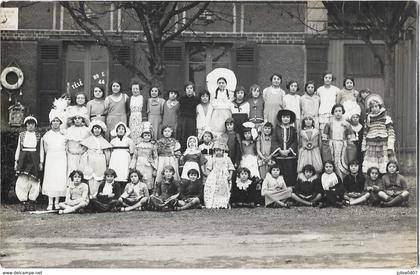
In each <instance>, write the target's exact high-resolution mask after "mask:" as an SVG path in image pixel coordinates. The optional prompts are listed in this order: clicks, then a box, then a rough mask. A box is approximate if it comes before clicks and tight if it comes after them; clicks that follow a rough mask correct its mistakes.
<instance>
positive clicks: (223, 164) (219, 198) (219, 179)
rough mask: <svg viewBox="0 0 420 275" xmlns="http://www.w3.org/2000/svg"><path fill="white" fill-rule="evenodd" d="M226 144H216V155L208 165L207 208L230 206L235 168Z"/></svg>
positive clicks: (205, 202)
mask: <svg viewBox="0 0 420 275" xmlns="http://www.w3.org/2000/svg"><path fill="white" fill-rule="evenodd" d="M226 149H227V146H226V144H224V143H220V142H218V141H217V142H216V143H215V144H214V151H215V152H214V157H213V158H211V159H210V160H209V162H208V163H207V165H206V168H207V171H208V173H209V174H208V177H207V180H206V183H205V185H204V204H205V207H206V208H228V207H229V198H230V189H231V186H232V173H233V171H234V170H235V168H234V167H233V163H232V161H231V160H230V158H229V157H228V156H225V154H224V151H225V150H226Z"/></svg>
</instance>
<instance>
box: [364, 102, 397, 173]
mask: <svg viewBox="0 0 420 275" xmlns="http://www.w3.org/2000/svg"><path fill="white" fill-rule="evenodd" d="M366 105H367V106H368V108H369V114H368V115H367V117H366V127H365V132H364V133H363V141H362V151H363V152H365V154H364V156H365V157H364V160H363V167H362V170H363V173H365V172H366V171H367V170H368V169H369V168H370V167H373V166H374V167H378V168H379V171H380V172H381V173H382V174H384V173H386V164H387V163H388V161H389V159H390V158H391V159H393V158H395V157H394V155H395V153H394V143H395V133H394V127H393V122H392V119H391V117H390V116H388V114H387V112H386V110H385V108H384V107H383V105H384V102H383V100H382V98H381V96H379V95H377V94H371V95H369V96H368V97H367V98H366Z"/></svg>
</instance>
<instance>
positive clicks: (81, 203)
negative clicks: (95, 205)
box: [58, 170, 89, 214]
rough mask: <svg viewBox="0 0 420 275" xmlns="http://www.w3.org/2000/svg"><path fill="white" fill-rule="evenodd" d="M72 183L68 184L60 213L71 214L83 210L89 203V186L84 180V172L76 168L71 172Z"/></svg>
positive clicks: (60, 205)
mask: <svg viewBox="0 0 420 275" xmlns="http://www.w3.org/2000/svg"><path fill="white" fill-rule="evenodd" d="M69 177H70V180H71V181H70V184H69V185H68V186H67V190H66V199H65V201H64V202H60V203H59V204H58V206H59V207H60V210H59V211H58V214H69V213H74V212H76V211H81V210H82V209H83V208H85V207H86V206H88V204H89V187H88V185H87V184H86V183H84V182H83V180H84V179H83V172H82V171H80V170H74V171H72V172H71V173H70V176H69Z"/></svg>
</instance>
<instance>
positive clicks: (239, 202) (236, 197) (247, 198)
mask: <svg viewBox="0 0 420 275" xmlns="http://www.w3.org/2000/svg"><path fill="white" fill-rule="evenodd" d="M258 182H259V179H258V178H257V177H251V171H250V170H249V169H248V168H245V167H241V168H239V169H238V172H237V177H236V179H235V180H234V181H233V184H232V190H231V195H230V202H231V205H232V207H242V206H245V207H255V205H256V204H257V195H258V194H257V192H258V191H257V183H258Z"/></svg>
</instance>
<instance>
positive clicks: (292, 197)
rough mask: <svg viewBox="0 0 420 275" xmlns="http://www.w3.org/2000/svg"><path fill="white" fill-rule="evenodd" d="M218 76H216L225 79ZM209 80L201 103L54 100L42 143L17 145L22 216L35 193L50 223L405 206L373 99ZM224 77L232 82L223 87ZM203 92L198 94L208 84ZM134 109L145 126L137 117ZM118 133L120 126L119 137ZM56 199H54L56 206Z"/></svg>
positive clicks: (156, 93) (28, 135)
mask: <svg viewBox="0 0 420 275" xmlns="http://www.w3.org/2000/svg"><path fill="white" fill-rule="evenodd" d="M226 71H228V72H227V75H226ZM230 73H231V74H229V70H226V69H220V70H219V69H216V70H214V71H213V72H212V73H211V74H212V75H211V77H209V76H210V75H209V76H208V77H207V81H208V90H209V91H210V92H208V91H203V92H201V93H200V94H199V95H198V96H196V95H195V90H194V85H193V84H192V83H187V85H185V89H184V92H185V95H183V96H181V97H179V94H178V91H173V90H170V91H169V92H168V100H166V101H165V100H164V99H163V98H161V97H160V96H161V92H160V90H159V89H158V88H157V87H152V88H151V89H150V91H149V98H148V99H147V101H145V100H144V98H143V96H142V95H141V91H142V85H141V84H139V83H133V84H132V85H131V93H132V96H127V95H126V94H125V93H122V86H121V83H119V82H118V81H114V82H112V83H111V85H110V90H111V92H112V93H111V95H109V96H107V97H106V98H105V99H103V97H104V90H103V88H101V87H95V88H94V90H93V95H94V98H93V99H92V100H90V101H89V102H87V104H85V103H86V96H85V95H84V94H83V93H78V94H77V95H76V98H75V99H76V100H75V101H76V105H69V104H70V101H69V100H68V99H69V98H68V96H63V97H62V98H60V99H56V100H55V103H54V108H53V109H52V110H51V112H50V115H49V119H50V122H51V129H50V130H49V131H48V132H46V133H45V135H44V136H42V137H41V135H40V134H39V133H38V131H36V126H37V124H38V121H37V119H36V118H35V117H33V116H28V117H26V118H25V120H24V124H25V127H26V131H23V132H21V133H20V135H19V139H18V144H17V149H16V155H15V160H16V162H15V170H16V173H17V175H18V178H17V181H16V194H17V197H18V199H19V200H20V201H21V202H22V211H33V210H35V200H36V199H37V197H38V195H39V193H40V189H41V180H40V179H41V172H42V171H43V173H44V174H43V177H42V194H44V195H46V196H48V206H47V210H48V211H58V213H60V214H63V213H72V212H83V211H85V210H86V209H90V211H95V212H105V211H131V210H158V211H172V210H184V209H191V208H202V207H203V206H204V207H205V208H230V207H244V206H245V207H256V206H262V205H265V206H266V207H272V208H278V207H286V208H288V207H290V205H303V206H320V207H325V206H336V207H342V206H343V205H355V204H362V203H369V204H371V205H375V204H376V205H381V206H395V205H407V201H408V195H409V194H408V191H407V183H406V180H405V179H404V177H403V176H401V175H400V174H399V169H398V164H397V162H396V161H395V153H394V141H395V135H394V130H393V126H392V120H391V118H390V117H389V116H388V114H387V112H386V110H385V108H384V102H383V100H382V98H381V97H380V96H379V95H377V94H373V93H371V92H370V91H369V90H362V91H360V92H359V91H356V90H355V89H354V88H353V87H354V84H355V83H354V80H353V79H352V78H345V80H344V82H343V89H341V90H340V89H338V88H337V87H335V86H333V85H332V84H331V82H332V81H333V80H334V79H333V75H332V74H331V73H325V74H324V76H323V80H324V85H323V86H321V87H319V88H318V89H316V90H315V84H314V82H312V81H308V82H307V83H306V84H305V89H304V90H305V93H304V95H302V96H299V95H297V91H298V90H299V85H298V83H297V82H296V81H293V80H292V81H289V82H288V83H287V85H286V87H287V89H288V93H287V94H286V93H285V92H284V91H283V90H282V89H281V88H280V84H281V82H282V76H281V75H280V74H277V73H275V74H273V75H272V76H271V78H270V81H271V86H269V87H267V88H265V89H264V90H263V91H262V92H261V88H260V87H259V86H258V85H252V86H251V87H250V98H249V99H247V93H246V91H245V89H244V88H243V87H236V78H235V77H234V74H233V72H231V71H230ZM232 74H233V76H232ZM209 81H210V82H209ZM143 105H146V108H147V112H146V113H147V117H145V118H144V117H143ZM127 122H128V125H127ZM63 197H64V199H63Z"/></svg>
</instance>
